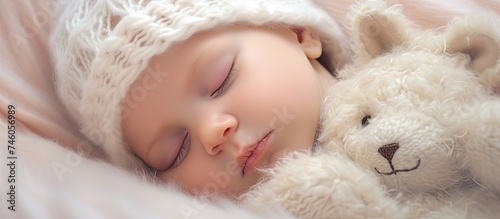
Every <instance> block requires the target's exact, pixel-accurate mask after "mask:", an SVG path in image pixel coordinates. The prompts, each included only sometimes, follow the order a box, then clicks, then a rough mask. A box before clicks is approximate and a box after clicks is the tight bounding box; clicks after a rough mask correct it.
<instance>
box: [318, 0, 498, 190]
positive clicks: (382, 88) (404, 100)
mask: <svg viewBox="0 0 500 219" xmlns="http://www.w3.org/2000/svg"><path fill="white" fill-rule="evenodd" d="M373 2H374V5H371V6H370V7H367V8H359V9H358V12H357V13H356V16H355V17H354V25H353V28H352V29H353V31H354V33H353V37H354V39H355V43H354V45H355V49H354V50H355V52H356V53H357V56H356V58H355V59H354V61H353V64H351V65H350V66H348V67H346V68H345V69H343V70H341V71H340V72H339V82H337V83H336V84H335V85H333V87H332V88H331V90H330V91H329V92H330V93H329V95H328V97H327V99H326V100H325V102H324V105H325V106H324V112H323V122H322V126H323V127H322V129H323V131H322V135H321V136H320V139H319V140H320V141H322V142H325V145H326V147H331V148H333V149H336V150H341V151H343V152H345V153H346V154H347V155H348V156H349V157H350V158H351V159H353V160H354V161H355V162H357V163H358V164H360V165H361V166H363V167H364V168H367V169H369V170H372V171H374V172H375V173H376V174H378V175H379V176H381V178H382V181H383V182H384V183H385V184H386V185H389V186H390V187H392V188H397V189H399V190H403V191H436V190H446V189H450V188H453V187H454V186H455V185H458V184H460V183H461V182H463V181H464V180H466V179H464V176H465V175H466V174H464V171H465V170H464V168H461V167H462V166H463V164H464V158H463V157H461V156H460V153H459V152H460V150H463V149H462V147H461V146H462V145H461V144H462V142H461V136H463V135H464V134H465V132H466V131H465V129H463V125H462V126H461V121H462V120H463V118H462V116H464V114H465V113H466V112H464V111H462V109H463V108H464V105H465V104H468V103H470V102H473V101H475V100H477V99H478V98H480V97H483V96H488V95H492V93H493V90H494V89H495V86H497V85H498V75H499V74H498V73H499V72H498V63H499V61H498V60H499V57H500V49H499V48H500V47H499V44H498V42H500V41H499V40H498V38H499V36H498V32H495V31H498V30H499V29H500V28H498V27H492V26H491V25H490V23H491V20H488V19H494V18H492V16H479V17H467V18H464V19H457V20H455V21H454V22H453V23H451V24H449V25H448V27H447V28H446V30H444V32H442V33H439V34H438V33H437V32H424V31H421V30H418V29H417V28H415V27H413V26H412V24H411V23H410V22H409V21H408V20H407V19H406V18H405V17H404V16H403V15H401V13H400V12H399V10H398V9H397V8H394V7H391V8H385V5H384V4H383V3H380V2H377V1H373ZM377 4H378V5H377ZM365 5H366V4H365ZM496 22H497V23H498V21H496ZM495 77H497V78H496V79H495ZM494 80H496V82H495V81H494Z"/></svg>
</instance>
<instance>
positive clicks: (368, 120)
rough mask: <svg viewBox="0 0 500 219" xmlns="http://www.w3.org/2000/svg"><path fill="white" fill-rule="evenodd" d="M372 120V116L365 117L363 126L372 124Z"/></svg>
mask: <svg viewBox="0 0 500 219" xmlns="http://www.w3.org/2000/svg"><path fill="white" fill-rule="evenodd" d="M371 118H372V116H370V115H368V116H365V117H363V119H362V120H361V125H363V126H367V125H368V124H370V119H371Z"/></svg>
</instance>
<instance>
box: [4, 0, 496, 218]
mask: <svg viewBox="0 0 500 219" xmlns="http://www.w3.org/2000/svg"><path fill="white" fill-rule="evenodd" d="M316 1H317V2H318V3H319V4H320V5H322V6H324V7H325V8H326V9H328V11H329V13H330V15H332V16H333V17H334V18H335V19H337V20H338V21H339V22H340V23H341V24H342V23H343V24H344V25H345V24H346V21H345V14H346V9H347V7H348V6H349V5H350V4H352V3H353V1H352V0H341V1H330V0H316ZM426 1H429V3H420V2H418V3H413V1H411V0H407V1H403V0H400V1H396V0H393V1H391V2H400V3H403V6H404V7H405V9H404V11H405V13H407V14H408V16H409V17H410V18H411V19H414V20H415V21H416V22H417V23H418V24H420V25H422V26H428V27H438V26H441V25H443V24H445V23H447V22H448V20H449V19H450V18H451V17H452V16H454V15H458V14H462V13H464V12H470V11H476V10H481V9H482V8H490V9H496V10H497V12H498V11H500V10H499V9H500V3H498V2H495V1H489V0H477V1H471V0H461V1H451V0H450V1H439V3H437V1H432V2H433V3H430V2H431V1H430V0H426ZM64 2H65V1H61V2H60V3H57V2H55V1H53V0H46V1H41V0H40V1H36V0H16V1H4V2H2V7H0V33H1V34H0V50H1V51H0V140H1V141H2V142H7V138H8V135H7V128H8V120H7V117H8V108H7V106H8V105H10V104H11V105H13V106H15V108H16V111H15V116H16V142H15V147H16V149H15V155H16V156H17V159H16V162H17V163H16V169H15V171H16V172H15V173H16V174H15V176H16V184H15V186H16V190H15V192H16V199H15V200H16V211H15V212H13V211H10V210H8V208H7V207H8V206H9V203H8V202H6V201H5V200H4V201H2V203H3V204H2V205H0V207H1V210H0V218H16V217H17V218H68V217H71V218H75V217H76V218H78V217H79V218H104V217H105V218H114V217H124V218H160V217H166V218H236V216H238V217H240V218H245V215H246V218H256V216H255V215H253V214H252V213H250V212H247V211H244V210H242V209H240V208H239V207H237V206H235V205H233V204H228V203H227V202H225V204H221V205H220V204H215V203H214V204H207V203H200V202H197V201H196V200H195V199H193V198H191V197H189V196H187V195H184V194H181V193H179V192H178V191H175V190H173V189H167V188H164V187H160V186H156V185H152V184H150V183H147V182H144V181H142V180H138V179H137V178H136V177H134V176H132V175H131V174H129V173H126V172H123V171H121V170H119V169H117V168H115V167H112V166H110V165H107V164H105V163H104V162H102V161H95V160H105V159H106V157H105V156H104V153H103V152H102V151H101V150H100V149H99V148H98V147H94V146H93V145H92V144H90V143H89V142H88V141H87V140H85V138H84V137H83V135H81V134H80V132H79V130H78V129H77V126H76V125H75V122H74V121H72V120H71V119H70V117H69V116H68V113H67V112H65V111H64V110H63V107H62V104H61V102H60V101H59V100H58V98H57V96H56V94H55V90H54V86H53V68H52V66H51V61H50V56H49V49H48V45H47V36H48V33H49V31H50V28H51V20H52V19H53V17H54V16H55V14H56V11H57V10H58V9H59V8H60V7H61V4H63V3H64ZM3 145H4V147H3V148H2V150H0V151H1V152H0V154H1V155H0V156H1V160H2V163H3V164H2V168H0V173H1V177H2V178H1V179H0V180H2V183H1V184H0V188H1V191H2V192H4V193H5V192H6V191H10V190H9V186H10V185H11V184H9V183H6V180H7V179H8V175H9V174H10V169H8V168H9V167H8V166H6V165H5V164H6V163H8V162H9V161H8V159H7V156H8V155H7V149H6V146H5V144H3ZM73 151H80V152H85V153H84V156H86V157H83V156H82V155H78V154H76V153H74V152H73ZM56 174H58V175H56ZM61 176H62V178H61ZM12 185H13V184H12ZM2 197H5V196H2ZM186 209H187V210H186ZM183 210H186V211H183ZM186 212H187V213H186ZM275 216H276V215H275ZM281 216H283V215H281Z"/></svg>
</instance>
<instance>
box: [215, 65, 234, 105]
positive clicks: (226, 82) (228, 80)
mask: <svg viewBox="0 0 500 219" xmlns="http://www.w3.org/2000/svg"><path fill="white" fill-rule="evenodd" d="M235 72H237V71H236V69H235V64H234V62H233V64H231V68H230V69H229V72H228V73H227V75H226V78H224V81H222V83H221V84H220V86H219V88H217V89H216V90H215V91H214V92H213V93H212V94H211V95H210V96H211V97H218V96H219V95H221V94H223V93H224V91H226V90H227V88H229V86H230V85H231V83H232V82H233V79H234V76H235Z"/></svg>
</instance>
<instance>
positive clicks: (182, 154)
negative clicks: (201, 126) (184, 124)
mask: <svg viewBox="0 0 500 219" xmlns="http://www.w3.org/2000/svg"><path fill="white" fill-rule="evenodd" d="M190 148H191V139H190V138H189V133H188V132H186V136H185V137H184V140H183V141H182V145H181V147H180V148H179V151H178V152H177V156H175V159H174V162H172V165H171V166H170V167H169V168H168V169H169V170H170V169H173V168H175V167H177V166H178V165H179V164H181V163H182V161H183V160H184V158H186V156H187V154H188V152H189V149H190Z"/></svg>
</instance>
